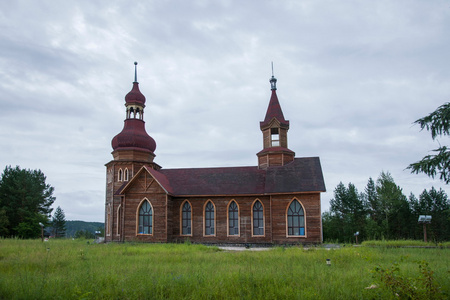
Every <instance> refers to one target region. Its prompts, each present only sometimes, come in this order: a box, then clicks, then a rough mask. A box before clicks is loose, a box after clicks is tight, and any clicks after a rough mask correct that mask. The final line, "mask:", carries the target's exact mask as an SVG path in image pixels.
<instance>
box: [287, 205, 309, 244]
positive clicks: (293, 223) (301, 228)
mask: <svg viewBox="0 0 450 300" xmlns="http://www.w3.org/2000/svg"><path fill="white" fill-rule="evenodd" d="M287 231H288V232H287V234H288V236H303V235H305V212H304V210H303V207H302V205H301V204H300V202H299V201H298V200H297V199H294V200H292V202H291V204H290V205H289V207H288V210H287Z"/></svg>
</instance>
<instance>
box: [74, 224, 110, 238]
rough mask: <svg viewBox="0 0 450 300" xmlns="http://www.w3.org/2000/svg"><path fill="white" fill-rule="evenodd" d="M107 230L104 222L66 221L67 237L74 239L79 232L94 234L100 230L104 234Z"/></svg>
mask: <svg viewBox="0 0 450 300" xmlns="http://www.w3.org/2000/svg"><path fill="white" fill-rule="evenodd" d="M104 229H105V223H102V222H85V221H66V236H67V237H73V236H74V235H75V232H77V231H78V230H84V231H86V230H87V231H89V232H92V233H93V234H94V233H95V231H97V230H100V231H101V232H102V233H103V231H104Z"/></svg>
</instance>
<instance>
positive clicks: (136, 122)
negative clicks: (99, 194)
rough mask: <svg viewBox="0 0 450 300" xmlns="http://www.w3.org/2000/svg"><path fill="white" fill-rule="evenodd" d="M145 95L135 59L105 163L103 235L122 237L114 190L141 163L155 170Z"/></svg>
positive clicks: (120, 206) (113, 238)
mask: <svg viewBox="0 0 450 300" xmlns="http://www.w3.org/2000/svg"><path fill="white" fill-rule="evenodd" d="M145 101H146V99H145V96H144V95H143V94H142V93H141V91H140V90H139V83H138V81H137V62H135V63H134V82H133V87H132V89H131V91H130V92H129V93H128V94H127V95H126V96H125V120H124V125H123V129H122V131H121V132H120V133H119V134H117V135H116V136H115V137H114V138H113V139H112V141H111V146H112V148H113V151H112V152H111V154H112V156H113V160H112V161H110V162H109V163H107V164H106V165H105V166H106V199H105V200H106V201H105V239H106V241H121V240H122V239H123V236H122V234H121V233H122V226H123V214H122V211H123V209H124V205H123V203H122V199H121V197H120V196H119V195H116V192H117V191H118V190H119V189H120V188H121V187H122V186H123V185H124V184H126V183H127V182H128V181H129V180H131V178H132V177H133V176H134V174H136V172H137V171H139V169H140V168H141V167H142V166H144V165H145V166H147V167H150V168H153V169H156V170H159V169H161V167H160V166H159V165H158V164H156V163H154V162H153V159H154V158H155V153H154V152H155V149H156V142H155V140H154V139H153V138H152V137H151V136H149V135H148V133H147V131H146V130H145V122H144V108H145Z"/></svg>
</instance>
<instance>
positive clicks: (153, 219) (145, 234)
mask: <svg viewBox="0 0 450 300" xmlns="http://www.w3.org/2000/svg"><path fill="white" fill-rule="evenodd" d="M144 201H147V202H148V203H149V204H150V208H151V209H152V233H139V211H140V210H141V206H142V204H143V203H144ZM154 224H155V210H154V209H153V205H152V203H151V202H150V200H148V199H147V198H144V199H142V200H141V202H139V205H138V207H137V210H136V235H144V236H153V232H155V226H154Z"/></svg>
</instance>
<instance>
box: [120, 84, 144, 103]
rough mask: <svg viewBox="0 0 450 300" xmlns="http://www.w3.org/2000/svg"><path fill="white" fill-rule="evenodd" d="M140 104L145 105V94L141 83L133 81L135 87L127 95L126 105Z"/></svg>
mask: <svg viewBox="0 0 450 300" xmlns="http://www.w3.org/2000/svg"><path fill="white" fill-rule="evenodd" d="M130 104H138V105H141V106H142V107H145V96H144V95H143V94H142V93H141V91H140V90H139V83H138V82H136V81H135V82H133V88H132V89H131V91H130V92H129V93H128V94H127V95H126V96H125V105H130Z"/></svg>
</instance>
